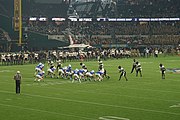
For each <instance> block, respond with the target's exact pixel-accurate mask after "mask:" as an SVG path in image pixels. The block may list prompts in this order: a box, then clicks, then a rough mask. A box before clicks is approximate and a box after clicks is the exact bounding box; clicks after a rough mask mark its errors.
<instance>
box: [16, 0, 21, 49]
mask: <svg viewBox="0 0 180 120" xmlns="http://www.w3.org/2000/svg"><path fill="white" fill-rule="evenodd" d="M14 31H18V32H19V40H18V46H21V45H22V0H14Z"/></svg>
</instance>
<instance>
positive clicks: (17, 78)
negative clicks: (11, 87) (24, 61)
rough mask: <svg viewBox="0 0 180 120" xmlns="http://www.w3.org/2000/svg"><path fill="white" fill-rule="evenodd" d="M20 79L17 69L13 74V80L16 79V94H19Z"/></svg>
mask: <svg viewBox="0 0 180 120" xmlns="http://www.w3.org/2000/svg"><path fill="white" fill-rule="evenodd" d="M21 79H22V76H21V73H20V71H17V73H16V74H15V75H14V80H15V81H16V94H20V85H21Z"/></svg>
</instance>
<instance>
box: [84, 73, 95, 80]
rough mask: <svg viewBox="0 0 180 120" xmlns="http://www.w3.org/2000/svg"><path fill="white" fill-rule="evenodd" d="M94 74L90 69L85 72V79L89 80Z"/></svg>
mask: <svg viewBox="0 0 180 120" xmlns="http://www.w3.org/2000/svg"><path fill="white" fill-rule="evenodd" d="M94 74H95V72H94V70H91V71H90V72H86V74H85V77H86V80H89V81H91V80H92V79H93V78H94Z"/></svg>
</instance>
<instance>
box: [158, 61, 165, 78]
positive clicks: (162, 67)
mask: <svg viewBox="0 0 180 120" xmlns="http://www.w3.org/2000/svg"><path fill="white" fill-rule="evenodd" d="M159 68H160V71H161V74H162V79H165V71H166V68H165V67H164V65H163V64H159Z"/></svg>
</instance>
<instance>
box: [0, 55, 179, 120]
mask: <svg viewBox="0 0 180 120" xmlns="http://www.w3.org/2000/svg"><path fill="white" fill-rule="evenodd" d="M138 61H140V62H141V64H142V68H143V71H142V73H143V77H142V78H140V77H135V73H133V74H130V71H131V67H132V59H119V60H107V61H104V62H103V63H104V67H105V68H106V69H107V71H108V74H109V75H110V76H111V78H110V79H109V80H107V79H104V81H102V82H89V81H87V82H82V83H78V82H75V83H71V82H70V81H69V80H63V79H56V78H54V79H53V78H45V81H44V82H40V83H37V82H34V77H33V74H34V68H35V65H22V66H0V119H1V120H180V74H174V73H166V79H165V80H162V79H161V74H160V72H159V63H163V64H164V65H165V67H166V68H180V57H172V56H170V57H160V58H148V59H147V58H139V59H138ZM79 63H80V62H71V63H70V64H71V65H72V67H73V68H74V69H75V68H80V66H79ZM84 63H85V64H86V66H87V67H88V69H90V70H91V69H94V70H97V66H98V63H97V61H89V62H84ZM68 64H69V63H64V65H68ZM118 65H121V66H122V67H123V68H125V69H126V71H127V77H128V79H129V81H127V82H126V81H125V79H124V78H122V79H121V81H118V78H119V73H118V69H117V66H118ZM45 68H46V67H45ZM17 70H20V71H21V73H22V75H23V81H22V84H21V94H20V95H16V94H15V82H14V81H13V79H12V78H13V76H14V74H15V73H16V71H17Z"/></svg>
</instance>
